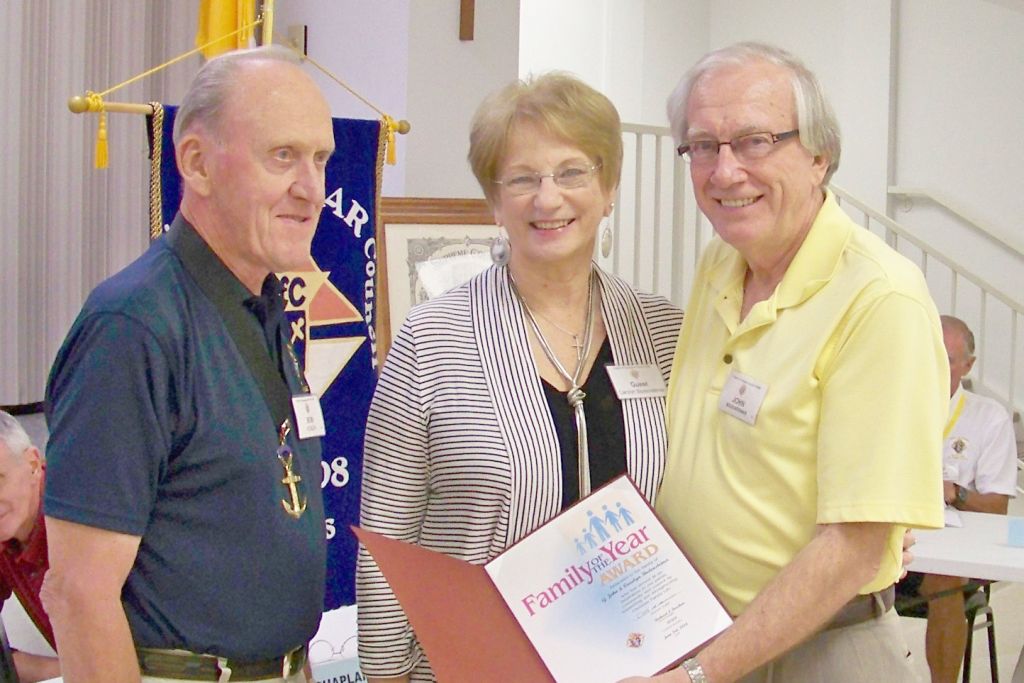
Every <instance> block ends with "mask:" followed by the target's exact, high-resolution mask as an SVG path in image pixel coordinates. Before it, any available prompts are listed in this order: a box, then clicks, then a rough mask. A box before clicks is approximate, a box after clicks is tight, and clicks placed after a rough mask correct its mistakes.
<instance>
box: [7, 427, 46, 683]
mask: <svg viewBox="0 0 1024 683" xmlns="http://www.w3.org/2000/svg"><path fill="white" fill-rule="evenodd" d="M45 479H46V473H45V465H44V464H43V455H42V453H40V452H39V449H38V448H36V447H35V446H34V445H33V444H32V442H31V440H30V439H29V437H28V434H26V433H25V429H24V428H23V427H22V426H21V424H20V423H19V422H18V421H17V420H16V419H15V418H14V417H12V416H11V415H8V414H7V413H5V412H4V411H2V410H0V543H2V544H3V551H2V552H0V604H2V603H4V602H6V601H7V599H8V598H9V597H11V594H12V593H13V594H14V595H17V596H18V600H19V601H20V602H21V605H22V607H24V608H25V613H26V614H28V616H29V618H30V619H32V623H34V624H35V625H36V628H38V629H39V633H40V634H42V636H43V638H45V639H46V642H47V643H49V644H50V647H52V648H54V649H56V646H55V643H54V639H53V627H52V626H50V618H49V617H48V616H46V610H44V609H43V603H42V601H41V600H40V599H39V588H40V586H42V584H43V574H44V573H45V572H46V567H47V562H46V527H45V525H44V524H43V509H42V505H41V503H42V500H43V486H44V483H45ZM13 657H14V668H15V669H17V671H18V678H19V679H20V680H21V683H35V682H36V681H44V680H46V679H48V678H56V677H57V676H60V663H59V662H58V661H57V658H56V657H47V656H45V655H35V654H31V653H29V652H21V651H19V650H14V651H13Z"/></svg>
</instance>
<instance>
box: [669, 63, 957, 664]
mask: <svg viewBox="0 0 1024 683" xmlns="http://www.w3.org/2000/svg"><path fill="white" fill-rule="evenodd" d="M669 118H670V120H671V123H672V128H673V133H674V135H675V137H676V140H677V141H678V142H680V143H681V144H680V147H679V153H680V154H685V155H687V156H688V157H689V159H690V172H691V176H692V179H693V186H694V191H695V193H696V197H697V200H698V203H699V204H700V207H701V210H702V211H703V212H704V213H705V215H707V217H708V218H709V220H710V221H711V223H712V225H713V226H714V228H715V232H716V233H717V235H718V238H719V239H716V240H714V241H713V242H712V243H711V244H710V245H709V246H708V248H707V249H706V251H705V253H704V254H703V256H702V260H701V264H700V267H699V270H698V273H697V277H696V282H695V284H694V287H693V295H692V296H691V299H690V302H689V305H688V307H687V309H686V319H685V321H684V323H683V328H682V331H681V333H680V341H679V346H678V349H677V353H676V357H675V364H674V366H673V368H672V382H671V386H670V389H669V398H668V404H667V407H666V409H667V411H668V419H669V455H668V464H667V469H666V472H665V478H664V482H663V484H662V486H661V490H660V492H659V494H658V499H657V511H658V513H659V514H660V515H661V516H662V518H663V519H664V520H665V522H666V524H667V526H668V528H669V530H670V531H671V532H672V533H673V534H674V536H675V537H676V538H677V539H678V540H679V542H680V543H681V545H682V546H683V547H684V548H685V549H686V551H687V552H688V553H689V554H690V556H691V557H692V558H693V560H694V562H695V564H696V565H697V568H698V569H699V570H700V571H701V572H702V574H703V575H704V576H705V578H706V579H707V580H708V581H709V582H710V584H711V586H712V587H713V588H714V590H715V591H716V593H717V594H718V595H719V596H720V597H721V599H722V601H723V602H724V604H725V606H726V607H727V608H728V609H729V611H730V612H731V613H732V614H733V615H736V616H737V619H736V621H735V623H734V624H733V626H732V627H730V628H729V629H728V630H727V631H725V632H724V633H723V634H722V635H721V636H720V637H719V638H718V639H717V640H715V641H714V642H712V643H711V644H710V645H709V646H708V647H706V648H705V649H704V650H702V651H701V652H699V653H698V654H697V655H696V657H693V658H690V659H687V660H686V661H685V662H684V663H683V665H682V666H681V667H680V668H679V669H677V670H676V671H673V672H670V673H668V674H664V675H663V679H664V680H671V681H679V682H680V683H685V682H686V681H689V680H693V681H694V682H695V683H700V682H702V681H711V682H712V683H727V682H729V681H734V680H738V679H740V678H742V679H743V681H744V683H746V682H747V681H774V682H775V683H779V682H780V681H785V682H786V683H790V682H801V683H802V682H807V683H811V682H812V681H813V682H818V681H828V682H829V683H835V682H836V681H840V682H842V681H858V682H859V681H886V682H887V683H892V682H895V681H910V680H916V678H915V675H914V673H913V671H912V670H911V668H910V666H909V664H908V662H907V658H906V656H907V648H906V644H905V643H904V641H903V637H902V634H901V632H900V627H899V621H898V618H897V617H896V615H895V613H894V612H893V611H892V610H891V609H890V608H891V605H892V585H893V583H894V582H895V581H896V580H897V578H898V576H899V573H900V557H901V539H902V536H903V532H904V529H905V528H906V527H921V528H931V527H940V526H942V523H943V515H942V478H941V447H942V426H943V422H944V418H945V412H946V401H947V398H948V391H947V390H946V387H947V386H948V376H949V370H948V365H947V360H946V353H945V349H944V348H943V345H942V334H941V332H940V328H939V317H938V314H937V312H936V310H935V306H934V305H933V303H932V301H931V299H930V297H929V295H928V290H927V288H926V285H925V282H924V278H923V277H922V275H921V273H920V271H919V270H918V269H917V267H916V266H915V265H913V264H912V263H911V262H909V261H908V260H906V259H904V258H903V257H902V256H900V255H899V254H897V253H896V252H895V251H893V250H891V249H890V248H889V247H887V246H886V245H885V244H884V243H883V242H882V240H880V239H879V238H877V237H876V236H874V235H873V234H871V233H870V232H868V231H867V230H865V229H863V228H861V227H860V226H858V225H856V224H855V223H854V222H853V221H851V220H850V219H849V218H848V217H847V216H846V214H845V213H843V211H842V210H841V209H840V208H839V206H838V204H837V203H836V200H835V198H834V197H833V196H832V195H831V194H830V193H829V192H828V191H827V190H826V186H827V183H828V181H829V178H830V177H831V176H832V173H833V172H834V171H835V169H836V166H837V165H838V162H839V152H840V141H839V131H838V125H837V124H836V121H835V118H834V115H833V114H832V113H831V110H830V108H829V106H828V104H827V103H826V101H825V99H824V96H823V95H822V92H821V88H820V85H819V84H818V82H817V79H816V78H815V77H814V75H813V74H812V73H810V71H808V70H807V69H806V67H804V66H803V64H801V63H800V62H799V61H798V60H797V59H796V58H795V57H793V56H792V55H789V54H788V53H786V52H784V51H782V50H779V49H777V48H773V47H770V46H766V45H761V44H740V45H735V46H732V47H729V48H724V49H722V50H719V51H717V52H713V53H711V54H709V55H707V56H705V57H704V58H703V59H702V60H701V61H700V62H698V64H697V65H696V66H695V67H694V68H693V69H691V70H690V72H689V73H688V74H687V75H686V76H684V78H683V80H682V81H681V82H680V84H679V86H678V87H677V88H676V91H675V92H674V93H673V95H672V96H671V97H670V99H669Z"/></svg>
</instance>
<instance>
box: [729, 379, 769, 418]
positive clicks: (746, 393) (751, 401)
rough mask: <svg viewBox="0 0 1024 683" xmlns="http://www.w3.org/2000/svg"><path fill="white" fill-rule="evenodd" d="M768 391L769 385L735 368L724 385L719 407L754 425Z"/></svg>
mask: <svg viewBox="0 0 1024 683" xmlns="http://www.w3.org/2000/svg"><path fill="white" fill-rule="evenodd" d="M767 393H768V387H766V386H765V385H763V384H761V383H760V382H758V381H757V380H755V379H754V378H753V377H748V376H747V375H744V374H742V373H739V372H736V371H735V370H733V371H732V372H731V373H729V377H728V379H726V380H725V386H723V387H722V396H721V397H720V398H719V399H718V409H719V410H721V411H722V412H723V413H728V414H729V415H732V416H733V417H736V418H739V419H740V420H743V421H744V422H746V423H747V424H749V425H752V424H754V422H755V421H756V420H757V413H758V411H760V410H761V403H762V402H763V401H764V395H765V394H767Z"/></svg>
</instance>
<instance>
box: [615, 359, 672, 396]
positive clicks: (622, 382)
mask: <svg viewBox="0 0 1024 683" xmlns="http://www.w3.org/2000/svg"><path fill="white" fill-rule="evenodd" d="M604 367H605V370H607V371H608V379H610V380H611V381H612V387H613V388H614V389H615V395H616V396H618V397H619V400H620V401H625V400H626V399H630V398H657V397H660V396H664V395H665V379H664V378H663V377H662V376H661V370H659V369H658V367H657V366H656V365H606V366H604Z"/></svg>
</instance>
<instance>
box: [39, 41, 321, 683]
mask: <svg viewBox="0 0 1024 683" xmlns="http://www.w3.org/2000/svg"><path fill="white" fill-rule="evenodd" d="M174 143H175V152H176V156H177V163H178V170H179V171H180V173H181V177H182V185H183V196H182V202H181V207H180V213H179V214H178V216H177V217H176V219H175V220H174V222H173V224H172V225H171V227H170V230H169V231H168V233H167V234H166V235H165V236H164V237H162V238H161V239H159V240H157V241H156V242H154V243H153V245H152V246H151V247H150V249H149V250H148V251H147V252H146V253H145V254H143V255H142V256H141V257H140V258H139V259H138V260H136V261H135V262H134V263H132V264H131V265H129V266H128V267H127V268H125V269H124V270H123V271H121V272H120V273H118V274H116V275H114V276H113V277H112V278H110V279H109V280H107V281H106V282H104V283H102V284H100V285H99V286H98V287H97V288H96V290H95V291H93V293H92V294H91V295H90V297H89V299H88V301H87V302H86V303H85V306H84V307H83V309H82V312H81V313H80V314H79V316H78V319H77V320H76V321H75V323H74V325H73V326H72V329H71V331H70V332H69V333H68V337H67V339H66V340H65V342H64V345H63V347H62V348H61V350H60V352H59V353H58V355H57V358H56V361H55V362H54V366H53V369H52V371H51V374H50V381H49V384H48V387H47V413H48V415H47V416H48V419H49V424H50V429H51V438H50V442H49V446H48V449H47V451H48V457H49V473H48V481H47V490H46V496H45V513H46V528H47V532H48V535H49V540H50V571H49V573H48V574H47V577H46V580H45V582H44V585H43V601H44V604H45V606H46V608H47V610H48V612H49V614H50V618H51V620H52V622H53V626H54V631H55V633H56V637H57V643H58V646H59V654H60V658H61V665H62V667H63V672H64V673H63V675H64V680H65V681H67V683H81V682H84V681H95V682H99V681H103V682H107V681H118V682H119V683H120V682H130V681H139V680H140V679H141V680H142V681H144V682H145V683H149V682H155V681H165V680H183V679H188V680H213V681H217V680H219V681H226V680H231V681H246V680H249V681H251V680H259V681H287V683H300V682H303V681H306V680H307V679H308V678H309V675H308V672H309V667H308V665H307V664H306V647H307V643H308V641H309V639H310V637H312V635H313V634H314V633H315V632H316V629H317V627H318V625H319V621H320V613H321V609H322V605H323V591H324V575H325V556H326V548H325V534H324V515H323V504H322V501H321V498H320V492H319V487H318V485H317V484H318V482H319V476H320V462H319V460H320V444H319V439H318V438H317V435H318V433H320V432H319V430H315V431H314V432H313V433H310V432H309V431H308V430H307V431H306V433H303V430H304V426H303V425H296V423H295V421H294V419H293V413H292V407H293V405H295V404H296V402H299V403H303V404H307V403H308V402H309V401H310V400H312V401H315V400H316V399H315V397H312V396H310V395H309V389H308V387H307V386H306V383H305V379H304V378H303V376H302V372H301V370H300V368H299V367H298V363H297V362H296V360H295V355H294V353H293V352H292V350H291V348H290V346H289V345H288V341H287V338H286V337H285V336H284V333H283V332H284V331H283V328H282V323H283V304H282V299H281V295H280V283H279V281H278V279H277V277H276V276H275V275H274V273H275V272H282V271H289V270H302V269H305V268H307V267H308V264H309V260H310V244H311V242H312V238H313V232H314V230H315V228H316V225H317V222H318V220H319V216H320V210H321V208H322V207H323V204H324V169H325V165H326V163H327V160H328V158H329V157H330V156H331V154H332V153H333V150H334V135H333V128H332V123H331V113H330V109H329V107H328V105H327V103H326V101H325V100H324V98H323V95H322V94H321V92H320V90H319V88H318V87H317V86H316V84H315V83H314V82H313V80H312V79H311V78H310V77H309V76H308V75H307V74H306V73H305V72H304V71H303V70H302V69H301V68H300V66H299V65H298V64H297V63H296V58H295V57H293V56H292V55H291V53H289V52H288V51H286V50H283V49H281V48H259V49H256V50H249V51H241V52H235V53H229V54H227V55H223V56H221V57H218V58H216V59H213V60H211V61H210V62H208V63H207V64H206V65H205V66H204V67H203V68H202V69H201V70H200V71H199V73H198V74H197V75H196V78H195V80H194V81H193V83H192V85H191V86H190V88H189V91H188V93H187V94H186V95H185V98H184V100H183V102H182V105H181V108H180V110H179V111H178V116H177V119H176V122H175V130H174Z"/></svg>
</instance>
